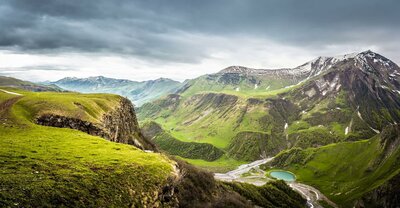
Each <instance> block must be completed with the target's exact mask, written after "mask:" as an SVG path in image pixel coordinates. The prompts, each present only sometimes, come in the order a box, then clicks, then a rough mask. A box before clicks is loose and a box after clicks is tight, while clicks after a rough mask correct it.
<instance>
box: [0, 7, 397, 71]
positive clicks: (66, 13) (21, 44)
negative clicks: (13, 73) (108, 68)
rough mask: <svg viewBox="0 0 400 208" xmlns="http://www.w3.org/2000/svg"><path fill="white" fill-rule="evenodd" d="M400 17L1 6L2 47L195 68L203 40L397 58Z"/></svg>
mask: <svg viewBox="0 0 400 208" xmlns="http://www.w3.org/2000/svg"><path fill="white" fill-rule="evenodd" d="M398 11H400V3H398V1H396V0H371V1H365V0H341V1H321V0H305V1H299V0H286V1H284V0H269V1H264V0H253V1H241V0H203V1H195V0H193V1H187V0H181V1H177V0H168V1H164V0H157V1H156V0H148V1H128V0H126V1H123V0H115V1H108V0H93V1H89V0H79V1H78V0H68V1H65V0H63V1H61V0H41V1H32V0H8V1H1V3H0V27H1V28H2V30H1V31H0V47H2V48H5V49H13V50H21V51H29V52H36V53H54V52H66V51H67V52H68V51H72V52H79V51H82V52H97V53H118V54H126V55H133V56H137V57H141V58H144V59H148V60H162V61H172V62H187V63H194V62H198V61H201V60H202V59H204V58H207V57H208V51H207V48H208V47H212V46H210V45H207V41H206V40H204V39H201V40H200V39H199V40H198V39H197V38H196V37H198V35H200V36H201V37H210V38H213V37H224V38H229V37H248V38H258V39H269V40H274V41H278V42H281V43H283V44H289V45H294V46H300V47H310V48H318V47H325V46H329V45H343V44H363V43H364V44H369V45H379V46H381V47H386V48H387V50H388V51H390V50H392V52H393V53H395V52H398V49H397V48H398V47H397V46H398V44H399V42H400V40H399V39H400V38H399V36H398V33H399V29H400V28H399V26H398V24H399V23H398V20H400V12H398ZM232 44H240V43H232ZM394 46H396V47H394Z"/></svg>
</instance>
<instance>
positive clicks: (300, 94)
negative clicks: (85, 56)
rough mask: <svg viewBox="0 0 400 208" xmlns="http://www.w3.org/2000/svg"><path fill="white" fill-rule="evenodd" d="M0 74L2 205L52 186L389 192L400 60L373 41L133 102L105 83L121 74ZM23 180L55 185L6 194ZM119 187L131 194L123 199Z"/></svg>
mask: <svg viewBox="0 0 400 208" xmlns="http://www.w3.org/2000/svg"><path fill="white" fill-rule="evenodd" d="M4 80H8V81H7V82H5V84H4V87H2V88H1V90H0V98H1V102H0V103H1V108H0V110H1V113H0V114H1V117H2V119H1V122H2V124H1V135H0V136H1V142H3V145H2V148H1V151H2V152H3V154H2V155H4V156H3V157H2V158H3V159H2V163H3V165H4V166H3V167H4V168H3V169H4V170H3V173H4V174H2V177H0V180H1V181H2V183H3V184H5V185H4V186H3V187H5V188H3V189H4V190H7V191H6V192H5V193H6V194H3V195H0V197H1V198H0V199H1V201H2V202H3V205H8V204H11V203H18V204H24V205H26V204H43V203H50V202H49V201H46V200H52V198H57V199H60V198H63V199H65V200H64V201H58V202H57V203H59V204H63V203H66V202H67V201H70V200H71V199H72V198H75V199H76V198H78V199H79V201H80V202H81V203H83V204H87V203H92V202H94V201H93V200H92V198H91V196H89V195H90V193H93V189H95V193H96V194H95V195H96V196H104V195H109V197H111V198H112V200H111V201H110V200H106V199H105V198H101V199H100V201H97V202H96V203H99V204H93V206H95V205H96V206H103V205H104V206H106V205H107V206H108V205H112V206H125V205H127V204H130V205H134V204H147V205H146V206H155V207H159V206H162V207H176V206H178V205H179V206H183V207H186V206H189V204H186V203H189V201H191V200H196V201H197V202H196V204H197V205H198V206H199V207H201V205H205V204H210V203H211V204H218V203H225V202H227V203H228V202H229V203H233V204H235V205H234V207H248V206H250V207H251V206H253V205H257V206H266V207H269V206H272V207H285V206H286V205H288V204H286V203H289V204H290V207H296V206H298V207H304V206H306V204H307V206H308V207H350V206H356V207H363V206H364V205H365V204H366V203H370V202H371V198H373V197H376V195H377V194H379V193H381V192H384V193H386V195H385V197H384V198H383V199H382V201H379V202H374V203H375V204H374V206H378V207H379V206H380V205H382V204H387V203H392V204H395V203H397V201H396V200H397V199H396V197H395V195H394V194H393V193H392V192H393V191H391V190H392V188H391V186H390V184H389V182H388V181H391V180H396V179H397V176H398V174H399V171H400V166H399V164H398V162H397V160H398V157H399V154H400V151H399V145H398V144H400V143H399V141H400V138H399V135H400V130H399V125H398V124H397V123H398V122H399V123H400V110H399V109H400V93H399V92H400V68H399V67H398V66H397V65H396V64H395V63H393V62H391V61H390V60H388V59H386V58H385V57H383V56H381V55H379V54H376V53H374V52H372V51H364V52H361V53H356V54H350V55H344V56H337V57H318V58H316V59H314V60H312V61H310V62H307V63H305V64H303V65H301V66H299V67H295V68H293V69H274V70H267V69H265V70H263V69H250V68H246V67H228V68H226V69H224V70H222V71H220V72H218V73H215V74H210V75H204V76H201V77H199V78H196V79H192V80H187V81H185V82H183V83H180V84H179V85H176V86H175V85H174V86H173V87H172V88H173V89H172V88H165V87H164V86H162V87H161V88H165V89H166V90H165V91H162V92H161V91H160V94H157V96H155V97H152V98H151V100H147V101H150V102H147V101H146V102H145V100H146V99H147V98H143V99H144V100H142V101H143V102H144V103H142V104H141V105H140V106H138V107H136V108H135V106H134V105H133V104H132V103H131V101H130V100H129V99H134V98H133V97H129V96H128V97H127V98H124V97H122V96H120V95H113V94H105V93H107V92H115V93H117V94H123V95H126V93H128V91H129V90H131V87H132V86H130V85H132V84H138V83H135V82H131V81H129V80H116V79H108V78H105V77H99V78H96V77H94V78H88V79H75V78H73V79H72V78H66V79H64V80H63V81H60V82H62V83H64V84H66V83H70V84H71V83H79V84H78V86H75V84H71V85H70V86H69V88H68V89H73V90H75V91H81V92H71V91H65V90H57V91H55V90H54V88H46V89H43V88H40V90H38V88H37V87H30V88H26V86H25V85H18V84H14V82H16V83H24V82H23V81H18V80H11V81H10V79H8V78H4ZM60 82H59V83H60ZM100 83H103V85H101V84H100ZM104 83H114V84H112V85H111V86H107V85H108V84H106V85H104ZM34 85H35V84H31V85H30V86H34ZM122 85H127V86H128V85H129V87H128V88H129V90H128V91H125V90H126V89H128V88H125V87H121V86H122ZM38 86H39V85H38ZM40 86H43V85H40ZM64 86H65V85H64ZM89 86H97V87H98V88H88V87H89ZM100 86H101V87H100ZM105 86H107V87H110V88H106V87H105ZM80 87H82V88H80ZM150 88H151V87H150ZM82 89H86V90H82ZM88 89H90V90H88ZM114 89H117V90H114ZM108 90H112V91H108ZM118 90H120V91H118ZM38 91H44V92H38ZM97 91H99V92H102V93H95V94H93V93H92V92H97ZM117 91H118V92H117ZM139 91H140V90H139ZM103 92H105V93H103ZM149 99H150V98H149ZM142 101H141V102H142ZM55 127H56V128H55ZM10 135H13V136H12V137H11V136H10ZM31 138H35V139H34V140H32V139H31ZM66 138H68V139H66ZM82 147H84V148H82ZM42 148H44V149H42ZM83 150H85V151H83ZM104 153H107V154H104ZM10 155H12V156H10ZM17 164H18V165H17ZM192 165H193V166H192ZM110 170H112V171H110ZM139 170H140V171H139ZM144 170H145V171H144ZM287 171H289V172H287ZM210 172H211V173H210ZM115 174H116V175H115ZM276 174H277V175H276ZM285 174H286V176H280V175H285ZM99 176H101V177H107V178H109V180H113V181H119V182H118V183H117V184H115V187H111V189H110V190H108V189H103V187H106V186H107V185H106V184H109V183H113V184H114V182H112V181H107V180H105V181H103V182H101V183H100V182H99V181H98V180H99V179H98V177H99ZM292 176H293V179H288V178H290V177H292ZM119 177H123V178H121V179H120V178H119ZM131 177H134V178H131ZM286 177H288V178H286ZM136 178H137V179H138V180H141V182H137V181H136ZM18 179H20V180H18ZM81 179H84V180H83V181H82V182H78V180H81ZM277 179H283V180H286V182H283V181H280V180H277ZM26 180H31V181H37V183H36V182H35V183H34V185H32V186H31V187H30V189H28V190H26V192H24V193H25V194H30V195H31V196H33V197H34V198H35V197H36V196H39V195H43V194H44V193H42V192H41V191H38V190H39V189H42V188H43V187H48V186H51V184H52V185H54V184H56V185H57V186H55V187H56V188H55V189H54V192H55V195H54V194H53V195H44V196H45V197H44V198H42V199H37V201H36V199H34V198H27V199H26V200H22V201H21V200H19V199H18V198H15V197H17V196H18V194H21V192H20V189H22V188H21V187H22V185H21V184H23V183H24V182H25V181H26ZM203 180H204V181H203ZM13 181H16V182H13ZM18 181H20V184H19V182H18ZM120 183H124V184H126V185H123V186H119V185H118V184H120ZM203 183H206V184H207V185H206V184H203ZM94 184H96V185H94ZM209 184H213V185H211V186H210V185H209ZM70 186H72V188H71V190H69V189H68V188H67V187H70ZM193 186H196V187H197V188H196V190H195V191H196V193H198V195H197V196H196V197H194V198H192V196H191V194H189V192H190V190H191V189H192V188H193ZM12 187H14V188H12ZM76 190H79V191H76ZM117 190H118V191H117ZM114 191H116V192H114ZM378 191H379V192H378ZM138 192H139V193H141V194H140V195H137V194H135V193H138ZM175 192H176V193H175ZM223 193H228V196H229V197H228V196H226V197H222V195H223ZM266 193H268V194H266ZM118 194H128V195H129V194H130V195H129V196H130V197H128V198H127V200H128V201H123V200H122V201H121V200H119V199H118V197H117V195H118ZM128 195H126V196H128ZM14 196H15V197H14ZM272 196H273V197H272ZM301 196H302V197H303V198H302V197H301ZM235 197H238V200H234V198H235ZM271 197H272V198H271ZM225 200H228V201H225ZM246 200H247V201H246ZM15 201H17V202H15ZM185 204H186V205H185ZM239 204H240V205H239ZM80 205H81V204H76V206H80Z"/></svg>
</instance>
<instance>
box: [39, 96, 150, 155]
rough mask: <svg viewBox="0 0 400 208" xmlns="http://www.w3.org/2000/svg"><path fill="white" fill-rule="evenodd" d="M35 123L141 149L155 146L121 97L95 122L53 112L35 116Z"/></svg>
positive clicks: (132, 109)
mask: <svg viewBox="0 0 400 208" xmlns="http://www.w3.org/2000/svg"><path fill="white" fill-rule="evenodd" d="M36 123H37V124H39V125H44V126H53V127H59V128H71V129H76V130H79V131H83V132H86V133H88V134H91V135H95V136H100V137H103V138H105V139H107V140H110V141H113V142H118V143H124V144H131V145H134V146H136V147H138V148H140V149H143V150H152V151H155V150H156V148H155V146H154V145H153V144H152V143H151V142H150V141H149V140H147V139H145V138H144V137H143V135H142V133H141V132H140V129H139V124H138V122H137V119H136V114H135V109H134V107H133V105H132V103H131V102H130V101H129V100H128V99H126V98H122V97H121V99H120V102H119V105H118V106H117V107H116V108H114V109H113V110H111V111H109V112H107V113H105V114H104V115H103V116H102V118H101V119H100V121H99V122H97V123H94V122H89V121H84V120H81V119H80V118H72V117H66V116H62V115H55V114H43V115H40V116H38V117H37V118H36Z"/></svg>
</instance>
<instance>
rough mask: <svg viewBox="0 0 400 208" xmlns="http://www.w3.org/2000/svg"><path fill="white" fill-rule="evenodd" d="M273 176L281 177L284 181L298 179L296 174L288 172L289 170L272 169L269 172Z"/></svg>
mask: <svg viewBox="0 0 400 208" xmlns="http://www.w3.org/2000/svg"><path fill="white" fill-rule="evenodd" d="M269 174H270V175H271V176H272V177H274V178H277V179H281V180H284V181H295V180H296V176H294V175H293V174H292V173H290V172H287V171H281V170H279V171H271V172H270V173H269Z"/></svg>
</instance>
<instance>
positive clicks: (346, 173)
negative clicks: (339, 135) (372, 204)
mask: <svg viewBox="0 0 400 208" xmlns="http://www.w3.org/2000/svg"><path fill="white" fill-rule="evenodd" d="M399 156H400V151H399V149H398V147H396V149H395V150H394V151H393V152H392V154H390V155H385V153H384V150H383V148H382V147H381V142H380V140H379V136H376V137H374V138H372V139H370V140H363V141H357V142H343V143H338V144H331V145H327V146H324V147H320V148H310V149H306V150H299V149H293V150H289V151H287V152H283V153H281V154H280V155H278V157H277V159H276V161H275V162H274V164H273V165H275V166H278V167H282V168H286V169H288V170H290V171H292V172H294V173H295V174H296V176H297V179H298V180H299V181H302V182H304V183H307V184H310V185H313V186H315V187H317V188H318V189H319V190H321V191H322V192H323V193H324V194H325V195H326V196H328V197H329V198H330V199H332V200H333V201H335V202H337V203H338V204H341V205H345V206H350V205H352V202H353V201H354V200H355V199H357V198H359V197H361V195H362V194H363V193H365V192H367V191H369V190H371V189H373V188H375V187H377V186H378V185H380V184H381V183H383V182H384V181H386V180H387V179H389V178H390V177H392V176H393V175H395V174H396V173H398V172H399V171H400V169H399V164H398V162H397V160H398V159H397V158H398V157H399ZM382 158H384V159H383V160H381V159H382Z"/></svg>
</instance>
